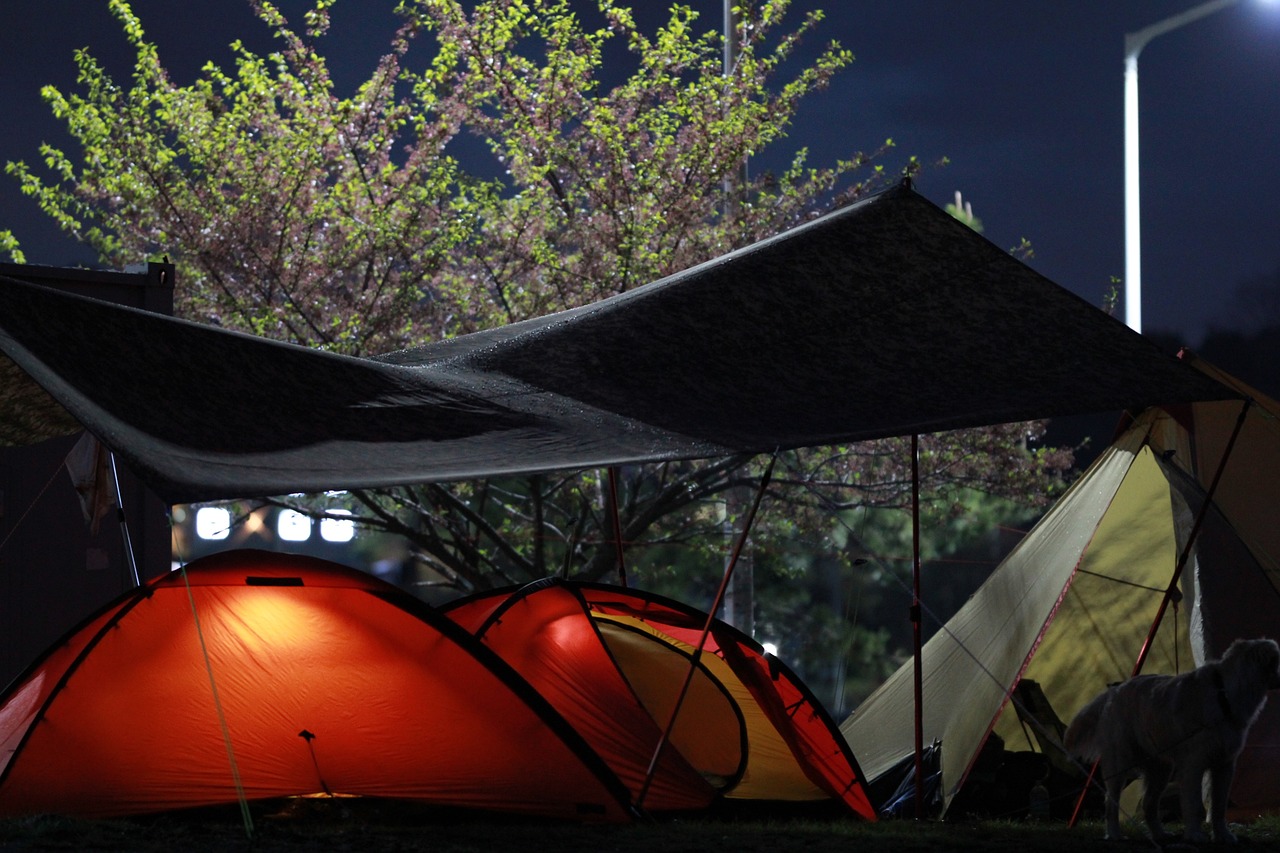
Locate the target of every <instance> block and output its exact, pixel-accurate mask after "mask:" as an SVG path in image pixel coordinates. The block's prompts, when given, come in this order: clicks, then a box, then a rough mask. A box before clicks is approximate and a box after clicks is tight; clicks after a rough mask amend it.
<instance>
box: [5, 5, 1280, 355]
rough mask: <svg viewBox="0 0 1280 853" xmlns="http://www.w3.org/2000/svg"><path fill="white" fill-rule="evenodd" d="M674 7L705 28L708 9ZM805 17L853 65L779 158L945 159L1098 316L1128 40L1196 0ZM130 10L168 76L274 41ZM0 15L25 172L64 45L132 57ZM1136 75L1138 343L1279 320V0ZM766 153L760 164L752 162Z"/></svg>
mask: <svg viewBox="0 0 1280 853" xmlns="http://www.w3.org/2000/svg"><path fill="white" fill-rule="evenodd" d="M689 1H690V3H691V5H692V6H693V7H694V8H696V9H699V10H701V11H702V12H703V16H704V17H703V21H704V22H705V23H706V27H707V29H719V26H720V14H721V8H722V4H721V0H689ZM653 2H656V0H644V3H636V4H635V5H636V6H641V5H644V4H648V3H653ZM301 5H302V4H300V3H296V2H286V3H284V4H283V7H284V8H285V9H286V11H288V10H291V9H297V8H299V7H300V6H301ZM393 5H394V4H393V3H392V2H390V0H386V2H383V0H377V2H374V0H360V2H355V0H341V2H339V3H338V5H337V7H336V10H335V12H334V22H335V26H334V30H333V34H331V35H330V36H329V37H327V38H326V39H325V41H324V42H323V43H322V46H321V47H322V51H323V52H325V53H326V55H327V56H328V57H329V59H330V63H331V66H332V67H333V68H334V71H335V77H336V78H337V81H338V83H339V86H340V87H341V86H344V85H345V86H347V87H348V88H347V89H345V90H343V91H340V94H348V93H349V91H350V87H353V86H354V85H355V84H356V83H357V82H358V81H359V80H361V79H363V78H364V77H365V76H366V75H367V74H368V72H369V70H370V69H371V68H372V63H373V61H374V60H375V59H376V57H377V56H378V55H379V53H381V52H384V50H385V48H386V45H387V41H388V35H389V34H390V32H391V30H392V28H393V26H394V21H393V18H392V17H391V15H390V14H389V12H387V11H386V10H387V9H389V8H390V7H391V6H393ZM663 5H664V6H665V5H666V4H665V2H664V3H663ZM811 5H818V6H820V7H821V8H825V9H826V10H827V13H828V17H827V20H826V21H825V22H824V23H823V24H822V25H821V27H820V29H819V35H820V36H821V37H822V40H823V41H825V40H827V39H832V38H834V39H838V40H839V41H840V42H841V43H842V44H843V45H844V46H846V47H848V48H850V49H851V50H852V51H853V52H854V54H855V55H856V57H857V60H856V61H855V62H854V63H853V65H852V66H851V67H850V68H848V69H847V70H845V71H844V72H843V73H842V74H841V75H840V76H839V77H838V78H837V79H836V82H835V83H834V84H833V86H832V87H831V88H830V89H829V90H827V91H826V92H824V93H821V94H819V95H816V96H813V97H812V98H811V99H810V101H809V102H808V104H807V105H806V106H805V108H804V110H803V112H802V114H801V115H800V117H799V120H798V122H797V124H796V125H795V127H794V128H793V130H792V133H791V137H790V139H789V141H788V142H787V143H785V144H784V145H783V146H782V147H780V148H779V149H778V150H777V152H776V154H775V157H776V158H777V160H778V161H782V160H785V159H789V155H790V152H791V151H792V150H793V149H795V148H798V147H801V146H807V147H808V148H809V149H810V160H811V163H813V164H815V165H823V164H827V163H830V162H833V161H834V160H835V159H836V158H837V157H842V156H847V155H849V154H850V153H851V152H853V151H856V150H866V149H872V148H875V147H876V146H877V145H879V143H880V142H881V141H883V140H884V139H885V138H889V137H892V138H893V139H894V140H895V141H896V143H897V149H896V152H894V153H893V154H891V155H890V159H889V160H887V161H885V162H886V163H887V164H889V165H896V164H898V163H900V162H901V160H902V159H903V158H905V157H906V156H908V155H915V156H917V157H919V158H920V159H921V160H922V161H924V162H925V163H934V162H936V161H939V160H940V159H942V158H947V159H948V160H949V164H948V165H946V166H943V167H937V168H934V167H929V168H927V169H926V171H925V172H924V174H922V175H921V176H920V178H919V179H918V182H917V185H916V186H917V188H918V189H919V190H920V191H921V192H923V193H924V194H925V195H926V196H928V197H929V198H931V199H933V200H934V201H935V202H937V203H939V204H945V203H946V202H948V201H951V200H952V198H953V196H954V193H955V191H957V190H960V191H962V192H963V194H964V197H965V199H966V200H967V201H969V202H970V203H971V204H972V205H973V209H974V213H975V214H976V215H977V216H978V217H979V218H980V219H981V220H982V222H983V224H984V226H985V229H986V230H985V233H986V235H987V236H988V237H989V238H990V239H991V240H993V241H994V242H995V243H996V244H997V245H1000V246H1002V247H1005V248H1008V247H1011V246H1013V245H1015V244H1017V243H1018V242H1019V241H1020V239H1021V238H1024V237H1025V238H1026V239H1027V240H1029V241H1030V242H1031V244H1032V247H1033V249H1034V252H1035V256H1034V257H1033V258H1032V259H1031V260H1030V264H1031V265H1032V266H1033V267H1035V268H1036V269H1037V270H1038V271H1040V272H1041V273H1043V274H1044V275H1046V276H1048V277H1049V278H1050V279H1052V280H1054V281H1056V282H1058V283H1059V284H1061V285H1063V286H1064V287H1067V288H1069V289H1070V290H1072V291H1074V292H1075V293H1077V294H1079V295H1080V296H1081V297H1083V298H1085V299H1087V300H1088V301H1090V302H1092V303H1094V304H1101V302H1102V299H1103V295H1104V293H1105V291H1106V290H1107V289H1108V287H1109V285H1110V282H1111V279H1112V277H1113V276H1121V275H1123V272H1124V228H1123V215H1124V203H1123V167H1122V163H1123V159H1122V156H1123V43H1124V34H1125V33H1126V32H1131V31H1134V30H1138V29H1140V28H1142V27H1145V26H1148V25H1150V24H1153V23H1155V22H1156V21H1159V20H1161V19H1164V18H1167V17H1169V16H1171V15H1174V14H1177V13H1179V12H1181V11H1183V10H1185V9H1188V8H1191V7H1193V6H1196V5H1198V4H1197V2H1194V0H1108V2H1102V0H1069V2H1063V0H863V2H856V3H855V2H851V0H824V2H819V3H813V2H810V0H805V2H797V3H796V4H795V8H796V10H797V13H795V14H793V20H794V21H797V22H798V20H799V16H798V10H800V9H803V8H807V7H809V6H811ZM15 6H16V7H17V8H14V7H15ZM133 6H134V9H135V11H137V12H138V13H139V15H140V16H141V17H142V20H143V24H144V27H145V28H146V29H147V32H148V35H149V37H150V38H151V39H152V40H154V41H156V42H157V43H158V44H159V46H160V50H161V55H162V58H163V59H164V61H165V62H166V64H167V65H168V66H169V68H170V69H171V71H173V72H174V75H175V77H176V79H177V80H178V81H179V82H183V83H185V82H189V81H190V79H191V77H192V76H193V75H194V74H195V72H196V69H198V67H199V66H200V65H201V64H203V62H204V61H206V60H208V59H213V60H215V61H217V62H219V63H222V64H224V65H227V66H229V65H230V51H229V49H228V47H227V45H228V44H229V43H230V42H231V41H232V40H233V39H234V38H238V37H243V38H244V39H245V40H246V41H247V42H249V43H250V44H251V45H253V46H254V47H256V48H259V49H263V48H269V46H270V44H271V42H270V39H269V37H268V34H267V31H266V28H265V27H264V26H262V25H261V24H260V23H259V22H257V21H256V19H255V18H254V17H253V16H252V13H251V12H250V10H249V6H248V3H247V2H240V0H184V2H182V3H181V4H177V3H173V2H172V0H135V2H134V3H133ZM178 9H181V12H180V13H178V12H176V11H175V10H178ZM375 9H376V10H377V11H376V12H375V11H373V10H375ZM6 12H7V13H8V14H7V15H6V26H5V27H4V28H3V31H0V75H3V79H4V81H5V84H4V88H3V90H2V91H0V98H2V99H3V101H2V103H3V106H4V109H5V113H4V115H5V119H6V120H5V122H4V125H3V129H2V130H0V161H8V160H17V159H26V160H28V161H29V162H32V161H36V160H38V156H39V155H38V150H37V147H38V145H39V144H40V142H41V141H49V142H52V143H54V144H58V145H65V144H67V138H66V137H65V135H64V133H63V131H62V130H61V128H60V127H59V126H58V125H57V124H56V123H55V122H54V121H53V119H52V118H51V117H50V115H49V112H48V108H47V107H46V106H45V105H44V104H43V102H42V100H41V98H40V94H39V88H40V86H41V85H42V84H45V83H54V84H57V85H59V86H60V87H62V88H63V89H64V91H66V90H68V89H70V88H71V86H72V83H73V79H74V66H73V61H72V51H73V50H74V48H76V47H79V46H84V45H89V46H91V47H92V49H93V51H94V53H95V54H96V55H97V56H98V57H99V58H101V59H102V60H104V61H105V62H106V63H107V64H108V67H109V68H110V69H112V70H113V71H114V72H115V74H116V75H117V77H118V79H121V80H125V79H127V76H128V73H129V69H130V66H131V56H130V54H129V52H128V50H127V46H126V45H125V41H124V37H123V35H122V34H121V32H120V30H119V27H118V26H117V25H116V24H115V22H114V21H113V20H112V18H111V17H110V15H109V13H108V12H107V9H106V2H105V0H39V2H36V0H11V2H10V4H8V8H6ZM818 41H819V40H818V39H813V40H811V45H810V46H811V47H813V48H815V49H816V47H817V44H818ZM1139 69H1140V75H1139V76H1140V83H1141V85H1140V108H1141V109H1140V114H1141V122H1142V124H1141V133H1142V157H1141V162H1142V172H1143V197H1142V204H1143V287H1144V299H1143V320H1144V323H1143V325H1144V331H1146V332H1148V333H1154V332H1162V333H1169V334H1172V335H1174V336H1176V337H1177V338H1178V339H1179V340H1180V341H1181V342H1183V343H1187V344H1190V345H1193V346H1196V345H1198V344H1199V342H1200V341H1201V340H1202V338H1203V337H1204V335H1205V333H1206V332H1207V331H1208V330H1210V329H1217V330H1222V329H1234V330H1240V331H1245V332H1249V331H1252V330H1254V329H1256V328H1257V327H1259V326H1260V325H1262V324H1265V323H1273V324H1276V323H1280V239H1277V224H1278V223H1280V167H1278V166H1277V159H1276V146H1277V141H1278V140H1280V0H1270V2H1266V0H1240V2H1239V3H1237V4H1236V5H1234V6H1232V7H1230V8H1227V9H1225V10H1223V11H1219V12H1216V13H1215V14H1213V15H1211V16H1209V17H1207V18H1204V19H1202V20H1200V21H1196V22H1194V23H1192V24H1189V25H1188V26H1186V27H1184V28H1182V29H1179V30H1177V31H1175V32H1172V33H1169V34H1166V35H1163V36H1161V37H1159V38H1157V39H1155V40H1154V41H1153V42H1151V43H1150V44H1149V45H1148V46H1147V47H1146V49H1145V50H1144V52H1143V54H1142V56H1141V60H1140V63H1139ZM784 155H785V156H784ZM770 162H771V161H770V157H769V156H768V154H766V155H764V156H762V157H761V158H760V159H759V161H758V162H756V163H754V164H753V168H757V169H759V168H768V166H769V165H770ZM0 228H9V229H11V230H13V231H14V232H15V233H16V234H17V236H18V238H19V239H20V240H21V241H22V243H23V247H24V249H25V251H26V254H27V260H28V261H29V262H31V263H41V264H55V265H63V264H74V263H82V264H87V263H91V262H92V258H91V257H89V256H87V254H86V253H85V251H84V250H83V249H82V248H79V247H78V246H76V245H75V244H74V243H71V242H70V241H69V239H68V238H66V237H63V236H62V235H60V234H59V233H58V232H57V231H56V230H55V229H54V228H53V226H52V225H51V224H49V222H48V221H47V220H46V219H45V218H44V217H43V214H41V213H40V212H39V211H38V209H37V208H36V206H35V204H34V202H32V201H30V200H28V199H25V198H23V197H22V196H21V194H20V193H19V192H18V190H17V182H16V181H15V180H13V179H12V178H9V177H8V176H0Z"/></svg>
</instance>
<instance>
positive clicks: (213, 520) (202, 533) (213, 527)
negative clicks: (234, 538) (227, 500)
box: [196, 506, 231, 541]
mask: <svg viewBox="0 0 1280 853" xmlns="http://www.w3.org/2000/svg"><path fill="white" fill-rule="evenodd" d="M230 535H231V511H230V510H228V509H225V508H223V507H220V506H202V507H200V509H198V510H196V536H199V537H200V538H201V539H206V540H210V541H214V540H218V539H226V538H227V537H228V536H230Z"/></svg>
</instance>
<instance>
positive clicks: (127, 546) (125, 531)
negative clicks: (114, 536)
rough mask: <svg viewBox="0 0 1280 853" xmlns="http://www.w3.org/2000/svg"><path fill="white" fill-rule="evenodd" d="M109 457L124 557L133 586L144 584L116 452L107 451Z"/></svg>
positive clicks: (135, 587)
mask: <svg viewBox="0 0 1280 853" xmlns="http://www.w3.org/2000/svg"><path fill="white" fill-rule="evenodd" d="M107 459H108V460H110V461H111V484H112V487H113V488H114V489H115V490H116V517H117V518H119V520H120V536H121V538H123V539H124V558H125V561H126V562H128V564H129V571H130V572H131V573H132V574H133V587H134V589H137V588H138V587H140V586H142V576H141V575H140V574H138V558H137V556H136V555H135V554H134V553H133V537H132V536H130V535H129V519H128V518H127V517H126V516H125V513H124V496H123V495H122V494H121V493H120V472H119V471H118V470H117V469H116V454H115V452H114V451H111V450H108V451H107Z"/></svg>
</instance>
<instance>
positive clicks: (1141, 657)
mask: <svg viewBox="0 0 1280 853" xmlns="http://www.w3.org/2000/svg"><path fill="white" fill-rule="evenodd" d="M1252 405H1253V400H1252V399H1249V398H1246V399H1245V401H1244V405H1243V406H1241V407H1240V415H1239V416H1238V417H1237V418H1236V424H1235V426H1234V427H1233V428H1232V430H1231V438H1229V439H1228V440H1227V446H1226V447H1225V448H1224V449H1223V451H1222V458H1221V459H1219V460H1218V468H1217V470H1216V471H1214V473H1213V480H1212V481H1210V483H1209V489H1208V490H1207V491H1206V492H1205V496H1204V501H1203V502H1202V503H1201V505H1200V510H1199V512H1197V513H1196V517H1195V521H1193V522H1192V524H1191V531H1190V532H1189V533H1188V534H1187V541H1186V542H1184V543H1183V545H1182V553H1180V554H1179V555H1178V562H1177V564H1176V565H1175V566H1174V567H1173V577H1172V578H1171V579H1170V580H1169V586H1168V587H1167V588H1166V589H1165V591H1164V595H1163V596H1161V598H1160V607H1159V608H1158V609H1157V610H1156V616H1155V619H1154V620H1153V621H1152V622H1151V628H1150V630H1148V631H1147V637H1146V639H1145V640H1143V642H1142V649H1141V650H1140V651H1139V652H1138V659H1137V660H1136V661H1134V664H1133V671H1132V672H1131V673H1130V674H1129V677H1130V678H1133V677H1135V676H1137V675H1139V674H1140V673H1141V672H1142V667H1143V666H1144V665H1145V664H1146V662H1147V657H1148V655H1150V653H1151V644H1152V643H1154V642H1155V639H1156V632H1157V631H1158V630H1160V623H1161V622H1163V621H1164V614H1165V613H1166V612H1167V611H1168V609H1169V602H1170V601H1172V600H1173V597H1174V594H1175V593H1176V592H1177V588H1178V581H1179V580H1181V579H1182V571H1183V569H1185V568H1186V566H1187V561H1188V560H1190V559H1191V549H1192V547H1194V545H1195V541H1196V537H1197V536H1198V535H1199V534H1200V526H1201V524H1202V523H1203V522H1204V517H1205V513H1207V512H1208V511H1209V506H1210V505H1211V504H1212V503H1213V496H1214V494H1215V493H1216V492H1217V491H1218V483H1219V482H1221V480H1222V472H1223V471H1224V470H1225V469H1226V467H1227V460H1228V459H1230V458H1231V452H1232V451H1233V450H1234V449H1235V446H1236V439H1237V438H1239V437H1240V430H1241V429H1243V428H1244V422H1245V417H1246V416H1247V415H1248V414H1249V407H1250V406H1252ZM1098 763H1099V762H1097V761H1095V762H1093V766H1091V767H1090V768H1089V773H1088V775H1087V776H1086V777H1085V780H1084V787H1082V788H1081V789H1080V797H1079V799H1077V800H1076V807H1075V810H1074V811H1072V813H1071V820H1069V821H1067V826H1068V827H1072V828H1074V827H1075V825H1076V823H1077V821H1079V819H1080V810H1081V808H1082V807H1083V805H1084V798H1085V794H1087V793H1088V792H1089V787H1090V786H1091V785H1093V780H1094V777H1095V776H1096V775H1097V773H1098Z"/></svg>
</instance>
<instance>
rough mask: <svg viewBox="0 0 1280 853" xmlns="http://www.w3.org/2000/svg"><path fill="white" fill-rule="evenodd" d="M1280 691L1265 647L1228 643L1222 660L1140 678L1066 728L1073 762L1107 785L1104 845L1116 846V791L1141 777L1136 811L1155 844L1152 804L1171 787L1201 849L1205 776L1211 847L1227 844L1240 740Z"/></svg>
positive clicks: (1277, 661)
mask: <svg viewBox="0 0 1280 853" xmlns="http://www.w3.org/2000/svg"><path fill="white" fill-rule="evenodd" d="M1278 687H1280V647H1278V646H1277V645H1276V643H1275V641H1274V640H1236V641H1235V642H1234V643H1232V644H1231V647H1230V648H1228V649H1227V652H1226V654H1224V655H1223V656H1222V660H1220V661H1215V662H1211V663H1207V664H1205V665H1204V666H1202V667H1200V668H1198V669H1196V670H1193V671H1191V672H1187V673H1183V674H1182V675H1142V676H1138V677H1137V678H1131V679H1129V680H1128V681H1125V682H1122V683H1120V684H1118V685H1116V686H1114V687H1111V688H1109V689H1108V690H1106V691H1104V692H1102V693H1101V694H1099V695H1098V696H1096V697H1094V698H1093V699H1092V700H1091V701H1090V702H1089V704H1087V705H1085V706H1084V707H1083V708H1081V709H1080V713H1078V714H1076V717H1075V719H1074V720H1072V721H1071V725H1070V726H1069V727H1068V728H1067V734H1066V738H1065V744H1066V747H1067V750H1068V751H1069V752H1071V754H1072V755H1075V756H1078V757H1079V758H1082V759H1084V760H1086V761H1098V762H1099V770H1100V772H1101V774H1102V778H1103V780H1104V781H1105V782H1106V791H1107V805H1106V814H1107V838H1109V839H1119V838H1120V837H1121V835H1120V792H1121V790H1123V788H1124V786H1125V785H1127V784H1128V783H1129V782H1130V781H1132V780H1134V779H1136V778H1138V777H1139V776H1141V777H1142V778H1143V794H1142V811H1143V816H1144V817H1145V819H1146V822H1147V826H1148V827H1149V828H1150V830H1151V834H1152V836H1153V837H1154V838H1155V839H1156V840H1160V839H1162V838H1164V837H1165V832H1164V827H1163V826H1162V825H1161V823H1160V808H1159V804H1160V795H1161V793H1162V792H1163V791H1164V788H1165V786H1166V785H1168V784H1169V781H1170V780H1171V779H1172V778H1174V777H1175V776H1176V777H1177V778H1178V779H1179V781H1180V790H1181V798H1182V818H1183V821H1184V824H1185V826H1184V829H1183V835H1184V836H1185V837H1186V838H1187V840H1189V841H1207V840H1208V836H1207V835H1206V834H1205V832H1204V829H1203V828H1202V824H1203V823H1204V818H1205V814H1204V802H1203V796H1202V793H1201V785H1202V783H1203V779H1204V774H1205V773H1206V772H1207V773H1209V774H1210V783H1211V795H1210V800H1211V804H1210V815H1209V817H1210V822H1211V823H1212V825H1213V834H1214V838H1215V839H1216V840H1217V841H1219V842H1228V843H1230V842H1234V841H1235V840H1236V838H1235V836H1234V835H1233V834H1232V833H1231V831H1230V830H1229V829H1228V828H1227V820H1226V810H1227V795H1228V793H1229V792H1230V790H1231V779H1232V777H1233V776H1234V775H1235V770H1236V759H1237V758H1238V757H1239V755H1240V750H1241V749H1242V748H1243V747H1244V740H1245V735H1247V734H1248V732H1249V727H1250V726H1251V725H1253V721H1254V720H1255V719H1257V716H1258V713H1259V712H1260V711H1261V710H1262V706H1263V705H1264V704H1265V703H1266V701H1267V695H1266V694H1267V691H1268V690H1274V689H1276V688H1278Z"/></svg>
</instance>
